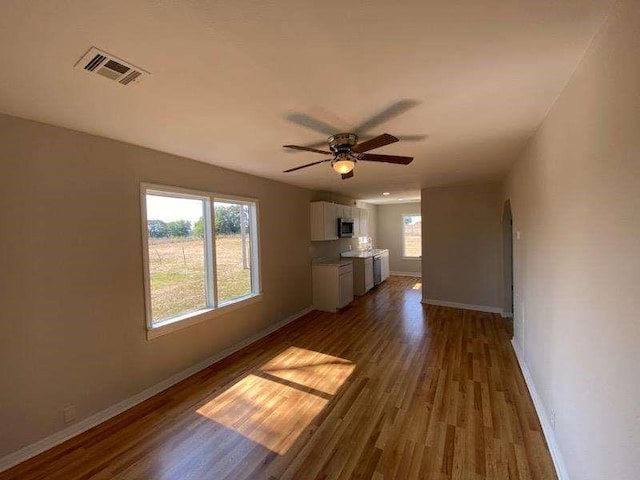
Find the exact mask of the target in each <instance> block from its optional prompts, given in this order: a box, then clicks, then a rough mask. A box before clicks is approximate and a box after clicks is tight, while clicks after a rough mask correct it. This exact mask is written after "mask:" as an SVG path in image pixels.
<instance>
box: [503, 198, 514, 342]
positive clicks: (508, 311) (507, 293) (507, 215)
mask: <svg viewBox="0 0 640 480" xmlns="http://www.w3.org/2000/svg"><path fill="white" fill-rule="evenodd" d="M502 266H503V278H504V288H503V291H504V316H505V317H508V318H509V319H511V321H510V323H511V327H512V328H511V335H512V336H513V215H512V213H511V202H510V201H509V200H507V201H506V202H504V209H503V213H502Z"/></svg>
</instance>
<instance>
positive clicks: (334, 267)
mask: <svg viewBox="0 0 640 480" xmlns="http://www.w3.org/2000/svg"><path fill="white" fill-rule="evenodd" d="M311 270H312V277H313V278H312V280H313V306H314V307H315V308H316V309H318V310H323V311H325V312H335V311H337V310H339V309H341V308H343V307H345V306H347V305H349V304H350V303H351V302H352V301H353V265H352V263H351V262H342V263H338V264H317V265H313V267H312V269H311Z"/></svg>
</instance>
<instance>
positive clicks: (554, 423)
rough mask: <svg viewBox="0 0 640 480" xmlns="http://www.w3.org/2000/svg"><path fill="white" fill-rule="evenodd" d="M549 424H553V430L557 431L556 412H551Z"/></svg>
mask: <svg viewBox="0 0 640 480" xmlns="http://www.w3.org/2000/svg"><path fill="white" fill-rule="evenodd" d="M549 423H550V424H551V429H552V430H554V431H555V429H556V411H555V410H553V409H552V410H551V411H550V412H549Z"/></svg>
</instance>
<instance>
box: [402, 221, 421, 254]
mask: <svg viewBox="0 0 640 480" xmlns="http://www.w3.org/2000/svg"><path fill="white" fill-rule="evenodd" d="M415 216H419V217H421V218H422V213H420V212H418V213H403V214H401V215H400V225H401V228H402V229H401V230H400V231H401V232H402V257H401V258H402V260H413V261H419V260H422V255H419V256H417V257H411V256H407V255H405V251H404V246H405V241H404V217H415ZM420 241H422V232H420Z"/></svg>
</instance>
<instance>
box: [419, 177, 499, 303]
mask: <svg viewBox="0 0 640 480" xmlns="http://www.w3.org/2000/svg"><path fill="white" fill-rule="evenodd" d="M421 195H422V296H423V298H424V299H425V300H435V301H441V302H452V303H460V304H465V305H473V306H478V307H488V308H490V309H497V310H500V309H502V304H503V294H502V239H501V236H502V202H501V198H500V185H499V184H494V183H489V184H483V185H470V186H455V187H439V188H425V189H423V190H422V194H421Z"/></svg>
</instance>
